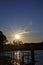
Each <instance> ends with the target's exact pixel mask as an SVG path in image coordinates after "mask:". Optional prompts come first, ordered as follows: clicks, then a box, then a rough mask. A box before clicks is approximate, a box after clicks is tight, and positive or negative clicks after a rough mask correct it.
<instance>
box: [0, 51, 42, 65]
mask: <svg viewBox="0 0 43 65" xmlns="http://www.w3.org/2000/svg"><path fill="white" fill-rule="evenodd" d="M34 54H35V65H43V50H37V51H34ZM0 55H4V56H10V57H12V59H14V64H15V65H20V63H22V60H24V63H25V64H27V63H28V62H29V63H31V51H6V52H3V53H1V54H0ZM23 56H24V57H23ZM23 58H24V59H23Z"/></svg>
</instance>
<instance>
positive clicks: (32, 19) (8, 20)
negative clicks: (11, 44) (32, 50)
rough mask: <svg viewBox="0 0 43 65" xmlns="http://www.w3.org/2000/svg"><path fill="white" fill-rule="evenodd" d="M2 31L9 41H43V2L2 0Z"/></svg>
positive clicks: (0, 15) (37, 0) (0, 19)
mask: <svg viewBox="0 0 43 65" xmlns="http://www.w3.org/2000/svg"><path fill="white" fill-rule="evenodd" d="M0 31H2V32H3V33H4V34H5V35H6V37H7V39H8V40H9V41H12V40H14V35H15V34H17V33H19V34H20V35H21V41H23V42H28V43H31V42H41V41H43V0H0ZM21 33H22V34H21Z"/></svg>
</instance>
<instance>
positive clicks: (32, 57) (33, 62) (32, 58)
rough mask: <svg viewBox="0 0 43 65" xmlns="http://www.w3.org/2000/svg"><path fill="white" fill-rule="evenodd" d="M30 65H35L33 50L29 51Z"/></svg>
mask: <svg viewBox="0 0 43 65" xmlns="http://www.w3.org/2000/svg"><path fill="white" fill-rule="evenodd" d="M31 65H35V58H34V50H31Z"/></svg>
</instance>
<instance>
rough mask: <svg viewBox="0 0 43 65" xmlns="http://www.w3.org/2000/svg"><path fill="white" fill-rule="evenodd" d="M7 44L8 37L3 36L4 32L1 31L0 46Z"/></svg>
mask: <svg viewBox="0 0 43 65" xmlns="http://www.w3.org/2000/svg"><path fill="white" fill-rule="evenodd" d="M6 42H7V38H6V36H5V35H4V34H3V32H2V31H0V46H1V45H4V44H5V43H6Z"/></svg>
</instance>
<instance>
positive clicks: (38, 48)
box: [16, 42, 43, 65]
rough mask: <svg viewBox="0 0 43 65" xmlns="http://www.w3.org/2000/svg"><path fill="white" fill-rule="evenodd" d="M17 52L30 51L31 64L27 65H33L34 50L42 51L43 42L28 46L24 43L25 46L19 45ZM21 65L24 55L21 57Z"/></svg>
mask: <svg viewBox="0 0 43 65" xmlns="http://www.w3.org/2000/svg"><path fill="white" fill-rule="evenodd" d="M16 50H17V49H16ZM18 50H20V51H22V50H24V51H26V50H30V51H31V64H27V65H35V55H34V50H43V42H42V43H30V44H29V43H25V44H22V45H20V47H18ZM28 60H29V59H28ZM22 65H24V54H23V56H22Z"/></svg>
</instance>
